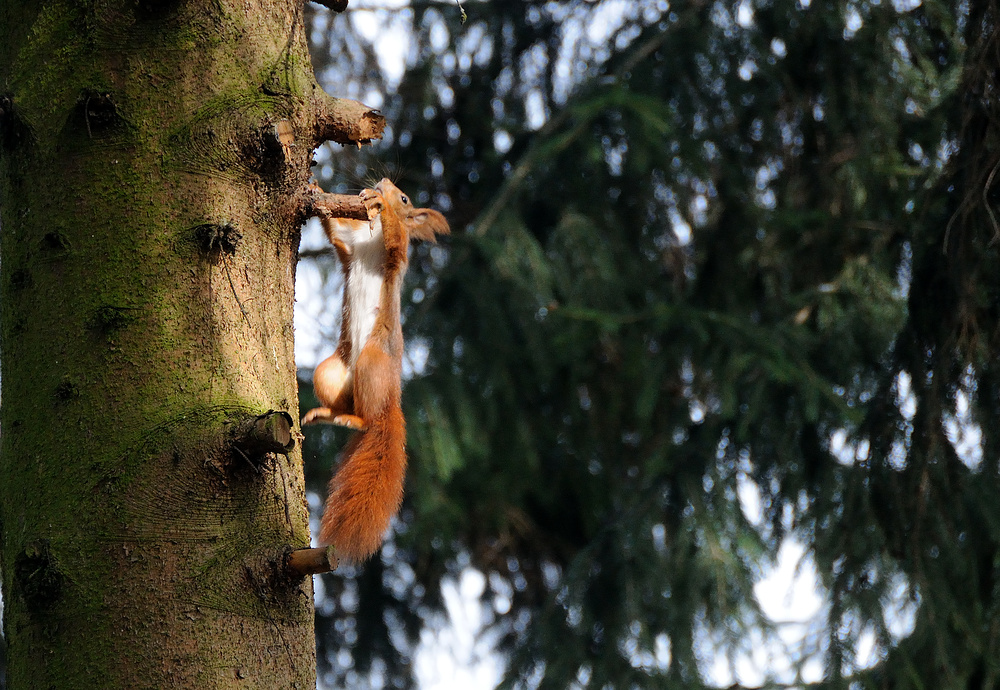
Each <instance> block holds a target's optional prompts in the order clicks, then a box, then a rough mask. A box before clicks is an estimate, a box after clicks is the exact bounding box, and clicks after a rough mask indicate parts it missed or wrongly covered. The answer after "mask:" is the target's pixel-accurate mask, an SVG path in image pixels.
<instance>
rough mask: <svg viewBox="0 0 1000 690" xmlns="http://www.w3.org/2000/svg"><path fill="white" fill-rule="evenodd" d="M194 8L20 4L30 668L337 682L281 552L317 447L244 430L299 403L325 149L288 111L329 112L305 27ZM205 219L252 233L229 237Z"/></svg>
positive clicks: (80, 674) (215, 682)
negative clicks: (304, 304) (280, 566)
mask: <svg viewBox="0 0 1000 690" xmlns="http://www.w3.org/2000/svg"><path fill="white" fill-rule="evenodd" d="M177 8H178V9H177V12H176V13H169V12H167V13H163V14H160V15H155V13H154V14H150V15H140V14H137V12H136V5H135V4H133V3H115V2H97V1H95V2H91V3H87V4H82V3H69V2H44V3H41V4H40V6H39V7H37V8H36V9H34V10H28V9H25V8H24V7H21V6H17V5H14V4H10V3H8V4H7V5H6V6H4V7H3V8H2V9H0V17H2V18H6V19H11V20H13V21H15V22H16V23H15V24H11V25H8V27H7V28H6V29H5V28H4V27H3V26H0V44H3V43H4V41H3V39H4V38H6V37H9V38H10V42H9V43H7V44H6V45H7V47H6V48H0V59H2V64H0V76H3V77H4V79H5V81H4V83H5V84H7V85H9V89H10V96H9V97H10V99H11V103H13V104H14V105H16V107H17V114H18V117H19V118H20V121H22V122H23V124H24V130H25V132H27V134H28V135H27V136H25V137H20V138H18V139H17V140H16V141H12V143H11V144H10V145H9V146H8V147H7V148H6V149H4V150H3V151H0V198H2V200H3V202H2V203H0V213H2V214H3V216H2V219H0V221H2V224H3V228H4V232H3V233H0V260H2V263H3V266H4V268H5V270H4V273H3V274H2V275H0V345H2V348H3V357H2V359H0V365H2V367H3V372H2V385H3V400H4V404H3V406H2V408H0V423H2V426H3V430H4V433H3V435H2V437H0V484H2V485H3V486H4V492H2V494H0V518H2V524H3V531H2V543H0V563H2V564H3V567H4V571H5V573H9V572H13V571H16V570H17V568H18V566H17V564H18V563H20V564H21V565H20V567H21V571H23V572H27V573H30V572H37V573H39V575H38V578H37V579H32V578H31V577H20V578H19V577H4V588H5V590H4V601H5V616H6V630H7V631H8V640H9V642H10V662H11V665H10V681H11V687H12V688H18V687H33V686H35V685H34V684H36V683H41V684H42V685H43V686H49V685H52V686H55V687H60V688H74V687H87V688H90V687H107V688H114V687H123V688H125V687H128V688H135V687H163V686H164V685H171V686H172V687H198V688H214V687H233V686H236V685H238V686H239V687H268V688H270V687H292V686H295V685H298V686H299V687H312V685H313V684H314V682H315V681H314V678H313V677H312V673H313V665H312V655H313V642H312V612H311V597H310V596H309V595H310V592H309V583H308V581H306V582H303V583H301V586H299V585H296V586H290V585H289V583H287V582H285V581H283V580H281V578H279V577H277V575H276V574H275V573H274V572H273V570H274V568H275V567H276V566H275V565H274V564H275V563H280V556H281V554H283V552H284V550H285V549H286V548H288V546H289V545H293V546H302V545H305V544H307V543H308V539H309V536H308V523H307V515H306V513H305V510H304V501H303V496H304V486H303V481H302V473H301V459H300V457H299V455H298V452H297V451H293V452H292V453H291V454H290V455H289V456H287V457H286V456H284V455H274V456H271V457H270V458H269V460H268V461H267V462H266V463H264V464H263V465H261V466H260V467H256V466H254V467H251V466H246V467H244V466H243V464H241V462H242V461H241V460H240V459H239V458H238V457H235V459H234V455H233V453H234V451H233V450H232V448H231V445H230V441H231V439H230V438H229V436H228V435H227V430H228V429H229V428H231V427H232V425H233V424H235V423H237V421H238V420H239V419H241V418H245V417H247V416H253V415H256V414H260V413H262V412H265V411H267V410H269V409H283V408H286V409H288V410H290V411H291V412H292V413H293V414H294V413H295V410H296V409H297V405H296V385H295V373H294V362H293V359H292V353H293V347H292V342H291V318H292V316H291V314H292V300H293V280H294V264H293V263H292V262H293V261H294V248H293V243H294V242H295V240H296V239H297V232H298V228H297V225H296V220H297V219H296V218H295V217H294V214H293V213H291V212H290V211H288V210H284V211H283V210H282V209H285V208H286V205H285V204H284V203H283V199H285V198H286V197H287V195H288V193H289V190H291V189H294V188H296V187H297V186H299V185H301V184H302V183H304V181H305V179H306V178H307V177H308V154H309V152H308V151H307V150H305V149H304V148H303V149H301V150H296V151H295V156H297V158H295V159H294V160H285V159H284V158H281V159H280V160H277V161H275V160H273V159H274V158H275V156H278V155H283V154H282V152H281V151H280V149H278V150H277V151H275V150H273V149H272V150H268V149H267V146H266V142H265V141H264V139H263V133H265V132H266V131H267V130H268V127H269V126H270V125H272V124H273V122H274V121H276V119H289V120H290V121H292V122H294V123H296V126H297V128H298V129H299V130H300V131H306V130H307V129H308V126H309V125H308V123H309V121H310V117H311V115H310V113H309V112H307V110H306V108H305V103H306V102H307V99H306V98H304V97H302V96H301V94H297V93H296V92H300V91H304V90H305V89H307V88H309V86H308V85H310V84H311V83H312V78H311V75H310V74H309V72H308V59H307V57H306V51H305V46H304V45H303V44H302V41H301V35H302V34H301V32H302V28H301V25H298V27H297V29H294V27H295V26H296V25H295V22H297V21H300V20H299V19H297V18H295V16H294V9H295V8H294V7H290V6H289V5H288V4H286V3H278V2H274V3H271V4H267V3H265V4H264V6H262V7H260V8H258V9H257V10H255V11H254V12H247V11H246V10H245V9H244V7H243V5H242V4H241V5H239V6H238V7H237V6H235V5H234V6H233V7H231V8H230V7H229V6H228V5H227V3H225V2H219V3H214V4H209V5H198V6H195V5H194V4H181V3H178V4H177ZM293 29H294V30H295V31H297V34H296V35H297V36H298V38H297V39H296V40H294V41H292V42H291V43H290V42H289V40H288V36H289V33H288V32H290V31H293ZM5 31H6V32H7V33H8V34H9V36H6V37H5V36H3V35H2V34H3V33H4V32H5ZM276 66H277V67H276ZM279 74H280V75H288V74H291V75H292V76H290V77H285V76H281V77H276V76H275V75H279ZM276 83H279V84H280V85H281V86H282V88H281V89H276V88H273V87H274V85H275V84H276ZM265 85H268V86H266V88H265ZM5 88H7V87H5ZM204 224H215V225H220V226H221V225H222V224H228V225H229V226H230V227H232V228H233V229H234V232H237V233H238V234H239V235H240V236H241V239H240V241H239V243H238V244H237V245H236V246H234V247H233V248H232V251H231V252H226V253H225V255H224V257H220V256H219V255H218V253H216V254H213V253H212V252H211V251H205V248H204V247H203V246H202V245H201V244H199V242H198V241H197V240H196V239H195V238H194V237H193V235H192V232H191V229H192V228H194V227H196V226H198V225H204ZM244 464H245V463H244ZM40 544H41V545H44V547H42V546H39V545H40ZM49 585H51V586H49ZM56 585H57V586H56ZM80 621H86V624H85V625H81V624H80ZM164 674H166V675H164ZM29 676H30V678H31V680H30V681H29V680H28V678H29Z"/></svg>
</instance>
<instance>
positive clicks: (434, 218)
mask: <svg viewBox="0 0 1000 690" xmlns="http://www.w3.org/2000/svg"><path fill="white" fill-rule="evenodd" d="M406 220H407V223H406V224H407V231H408V232H409V233H410V239H411V240H422V241H424V242H437V238H436V237H435V235H448V234H450V233H451V228H450V227H448V221H447V220H445V218H444V216H443V215H441V213H440V212H439V211H435V210H434V209H432V208H415V209H413V213H411V214H410V215H409V217H408V218H407V219H406Z"/></svg>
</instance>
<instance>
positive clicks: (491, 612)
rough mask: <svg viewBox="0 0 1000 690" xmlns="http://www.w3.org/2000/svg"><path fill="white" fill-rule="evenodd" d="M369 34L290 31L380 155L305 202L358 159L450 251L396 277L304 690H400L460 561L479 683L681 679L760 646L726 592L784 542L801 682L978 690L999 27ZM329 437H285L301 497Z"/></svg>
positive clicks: (703, 24)
mask: <svg viewBox="0 0 1000 690" xmlns="http://www.w3.org/2000/svg"><path fill="white" fill-rule="evenodd" d="M364 7H365V4H364V3H362V2H360V1H358V0H355V1H354V2H352V4H351V9H349V10H348V12H347V13H346V14H345V15H332V14H330V13H328V12H326V11H325V10H321V9H319V8H315V7H313V8H312V9H311V12H312V15H313V27H314V29H313V35H312V43H313V48H314V54H315V60H316V63H317V72H318V73H319V74H320V76H321V79H322V80H323V81H324V84H325V86H326V88H327V89H328V90H329V91H331V92H332V93H335V94H337V95H341V96H352V97H356V98H360V99H361V100H364V101H365V102H368V103H370V104H372V105H377V106H378V107H380V108H381V110H382V112H383V113H384V114H385V116H386V120H387V122H388V123H389V129H388V130H387V136H386V138H385V140H384V141H383V142H382V143H380V144H379V145H378V146H377V147H375V148H374V150H366V151H363V152H360V153H359V152H352V151H334V152H332V153H327V152H322V153H321V155H320V158H321V161H320V162H321V163H325V165H326V166H328V171H332V176H331V177H330V178H329V179H324V180H322V182H323V184H324V186H326V187H328V188H331V187H335V188H338V189H339V190H340V191H347V190H348V189H357V188H360V186H361V183H362V178H364V177H365V176H368V177H369V178H377V177H379V176H380V175H381V170H382V167H380V165H383V164H387V166H388V167H389V168H390V169H394V170H395V172H396V174H395V175H394V177H396V179H397V183H398V184H399V185H400V186H401V187H402V188H404V189H406V190H408V191H409V192H410V194H411V195H413V196H414V198H416V199H417V200H418V203H420V204H431V205H436V206H437V207H439V208H441V210H443V211H445V212H446V214H447V215H448V216H449V218H450V220H451V223H452V227H453V230H454V231H455V232H456V234H455V235H454V236H452V237H451V238H449V239H447V240H446V241H445V242H444V243H443V244H442V245H440V246H438V247H433V248H432V247H426V246H421V247H416V248H415V250H414V254H413V260H412V263H411V269H410V271H411V272H410V275H409V279H408V291H409V292H408V298H407V304H408V306H407V307H406V311H405V319H406V320H405V324H404V332H405V334H406V337H407V339H408V342H409V343H410V345H411V347H413V348H415V349H418V350H419V351H420V352H426V353H427V359H426V363H423V364H422V365H421V366H419V367H418V374H417V375H415V376H413V377H412V379H411V380H410V381H409V382H408V384H407V386H406V389H405V391H404V404H405V408H406V411H407V419H408V426H409V448H410V451H409V452H410V458H411V469H410V473H409V476H408V481H407V498H406V502H405V506H404V510H403V513H402V520H401V523H400V525H399V529H398V530H397V531H396V533H395V536H394V537H393V538H392V540H391V544H390V547H389V548H388V550H387V551H385V552H384V553H383V555H382V557H381V558H378V557H376V558H375V559H373V560H372V561H371V562H370V563H369V564H367V565H366V566H365V567H364V568H361V569H358V570H357V571H356V572H355V573H354V575H353V576H349V577H344V576H343V575H342V574H340V573H336V574H332V575H328V576H325V577H324V581H323V582H324V586H325V590H326V594H327V596H328V598H327V599H325V600H323V602H321V606H320V607H319V610H320V613H319V617H318V626H319V632H320V636H321V638H320V646H321V649H320V655H319V657H320V670H321V673H325V674H327V676H328V677H329V678H332V679H334V683H335V684H337V685H340V684H342V683H345V682H346V683H348V684H350V686H351V687H356V686H358V685H362V684H363V683H364V682H366V681H365V679H366V678H369V673H370V672H372V671H373V669H374V671H375V672H376V675H378V676H379V678H381V679H383V680H384V681H385V682H386V683H387V684H388V685H389V686H392V687H411V686H412V683H413V680H412V672H413V659H414V650H415V645H416V644H417V642H418V641H419V637H420V632H421V629H422V628H423V626H424V625H426V624H427V621H429V620H431V619H432V618H433V617H434V616H435V612H440V611H441V609H442V600H441V590H440V585H441V582H442V580H443V579H445V578H448V577H456V576H457V575H458V573H460V572H461V571H462V570H463V569H464V568H466V567H468V566H472V567H474V568H477V569H479V570H480V571H482V572H483V573H484V574H486V576H487V586H486V591H485V592H484V594H483V598H482V600H483V605H484V607H486V610H487V615H488V619H489V620H490V621H491V622H490V630H491V632H492V634H495V635H496V636H497V640H498V645H497V648H498V651H499V652H500V653H501V654H503V655H504V659H505V662H506V663H507V665H508V666H507V669H508V670H507V677H506V680H505V684H506V685H508V686H510V687H541V688H567V687H593V688H604V687H609V688H631V687H634V688H652V687H664V688H700V687H708V686H710V685H711V683H710V680H709V677H708V671H709V669H710V668H711V667H712V665H713V663H714V661H715V659H714V655H716V654H728V655H730V656H733V657H735V656H737V655H738V654H739V653H740V652H741V651H746V650H750V649H752V648H753V647H755V646H760V645H761V644H778V642H777V640H778V639H779V638H778V636H777V633H778V627H780V623H774V622H772V621H769V620H768V619H767V618H766V617H765V616H763V615H762V612H761V610H760V608H759V606H758V604H757V602H756V599H755V597H754V589H753V586H754V583H755V582H756V581H757V579H758V578H759V577H760V575H761V573H762V572H765V571H766V569H767V568H768V567H769V565H771V564H773V563H774V562H775V559H776V556H777V552H778V548H779V547H780V545H781V544H782V542H783V540H785V539H786V538H787V537H795V538H797V539H798V540H800V541H801V542H802V543H803V544H804V545H805V547H806V549H807V552H808V553H809V555H810V556H811V558H812V559H813V560H814V562H815V564H816V568H817V571H818V574H819V577H820V580H821V584H822V587H823V588H824V590H825V595H826V603H825V607H824V609H823V616H822V618H823V620H822V626H821V628H820V629H819V630H817V631H814V632H815V634H813V635H810V636H808V637H807V638H806V639H805V640H804V641H803V643H802V648H801V649H798V650H796V652H795V654H796V656H797V658H799V659H800V660H801V661H802V662H803V663H805V662H806V661H807V660H810V659H811V660H813V663H815V660H817V659H818V660H819V661H820V662H821V663H822V668H823V674H822V675H823V680H822V681H820V682H814V683H811V684H809V683H802V685H810V686H811V687H817V688H820V687H822V688H848V687H850V688H892V689H893V690H903V689H904V688H988V687H996V686H997V685H998V683H1000V661H998V660H1000V571H998V568H1000V550H998V546H1000V476H998V469H1000V468H998V461H1000V433H994V432H995V431H997V430H998V427H994V426H993V425H994V424H995V423H996V421H997V420H998V419H1000V367H998V365H997V363H996V362H997V358H996V356H995V353H996V352H997V349H998V342H997V338H998V328H997V327H998V317H1000V314H998V302H997V296H998V291H1000V271H998V268H1000V266H998V261H997V258H998V257H997V251H998V247H1000V243H998V242H997V239H998V237H1000V221H998V219H997V214H998V213H1000V211H998V210H997V197H998V194H997V191H996V189H997V187H998V184H997V180H996V179H995V177H996V174H997V170H998V169H1000V141H998V127H997V124H998V123H1000V103H998V101H997V98H998V85H997V75H998V74H1000V41H998V38H1000V34H998V30H997V26H998V23H997V12H998V6H997V2H996V0H987V1H984V2H957V3H950V2H945V1H942V0H924V2H923V3H919V2H909V3H907V2H906V1H905V0H895V1H893V2H890V1H889V0H882V1H881V2H878V1H877V0H852V1H850V2H843V1H837V2H818V1H813V2H811V3H810V2H807V1H805V0H797V1H792V0H741V1H739V2H721V1H720V2H712V1H711V0H690V1H688V2H676V3H667V2H665V1H663V0H634V1H633V2H615V1H614V0H591V1H583V0H561V1H560V0H549V1H546V2H536V1H530V0H507V1H504V2H473V1H472V0H468V1H467V2H465V3H463V7H464V8H465V10H466V12H467V13H468V17H469V18H468V22H467V23H465V24H464V25H462V24H461V23H460V13H459V11H458V8H457V6H456V4H455V3H454V2H445V1H443V0H442V1H440V2H436V1H435V2H427V1H414V2H412V3H411V4H410V5H409V7H408V8H406V9H397V10H370V9H364ZM364 16H368V17H376V18H379V19H381V20H384V21H386V22H388V23H390V24H392V25H393V26H395V27H396V28H397V29H400V30H402V31H396V32H395V33H390V32H389V31H385V30H384V31H382V32H381V33H378V34H377V35H376V36H375V41H386V42H404V43H405V42H406V41H408V44H406V45H408V52H406V53H405V54H406V56H407V63H406V69H405V72H404V73H403V74H402V76H401V77H400V78H398V79H397V78H394V77H393V76H392V75H391V74H390V75H387V74H385V73H383V71H381V70H380V69H379V68H378V64H379V62H378V52H377V51H376V50H375V48H374V46H373V43H372V40H370V39H368V38H365V36H364V34H363V32H362V31H360V30H359V26H360V24H359V22H361V21H362V18H363V17H364ZM407 33H408V37H407ZM373 98H375V99H378V98H382V99H384V100H382V102H381V103H379V102H375V103H373V102H372V99H373ZM377 161H382V164H380V163H378V162H377ZM320 169H321V170H322V167H321V168H320ZM325 265H326V264H325ZM328 265H329V267H330V270H331V271H334V270H336V269H335V267H334V262H332V261H331V262H328ZM329 299H330V302H331V303H332V304H336V303H337V296H336V293H333V294H331V296H330V297H329ZM331 349H332V342H331ZM309 396H310V392H309V391H308V390H304V391H303V405H304V406H305V405H306V404H307V403H308V402H309ZM990 420H993V421H992V422H991V421H990ZM977 433H981V438H980V437H977V436H976V434H977ZM344 438H345V435H344V434H343V433H342V432H334V431H331V430H323V431H321V432H313V431H310V432H309V433H308V435H307V460H310V459H311V460H314V462H312V464H311V465H310V467H309V468H308V469H309V473H310V479H311V481H313V483H314V486H315V487H316V490H317V491H319V492H320V494H321V495H325V489H324V488H323V483H324V482H325V481H326V479H327V477H328V476H329V475H328V471H329V470H328V467H329V465H330V464H331V463H332V462H333V458H334V456H335V454H336V452H337V451H338V449H339V447H340V445H341V444H342V443H343V440H344ZM963 440H966V441H968V442H967V443H964V444H963V443H962V441H963ZM754 491H756V492H758V493H759V508H760V510H759V514H758V513H757V512H756V511H754V510H751V509H749V508H748V506H747V505H745V504H744V503H743V502H741V496H743V497H744V498H745V497H746V496H747V495H752V494H753V492H754ZM900 606H909V607H910V609H911V610H913V611H914V612H915V613H914V616H915V621H914V623H913V626H912V628H913V629H912V632H910V631H909V630H907V631H906V633H905V634H902V635H901V634H899V633H898V632H893V627H892V625H891V623H892V622H893V615H897V614H893V613H892V612H893V611H896V610H897V609H898V608H899V607H900ZM508 607H509V610H508ZM863 635H868V636H871V635H874V639H875V644H876V650H877V655H876V661H875V663H874V664H866V663H860V662H859V660H858V658H857V648H858V643H859V639H860V638H861V637H862V636H863ZM762 640H763V642H762ZM664 647H667V648H669V654H668V655H664V654H663V653H662V650H663V648H664ZM657 649H660V650H661V653H659V654H657V653H656V650H657ZM801 680H802V678H801V677H800V678H796V677H795V674H794V672H793V673H792V674H791V676H790V677H789V676H787V674H786V676H785V677H783V678H773V679H765V682H764V685H770V684H772V681H773V684H774V685H782V683H792V682H796V681H801ZM779 681H780V682H779ZM574 683H576V685H574ZM734 687H737V686H734Z"/></svg>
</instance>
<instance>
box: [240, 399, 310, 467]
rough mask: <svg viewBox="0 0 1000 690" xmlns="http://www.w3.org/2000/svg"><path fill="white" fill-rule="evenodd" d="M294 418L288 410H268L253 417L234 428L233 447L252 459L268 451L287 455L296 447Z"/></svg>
mask: <svg viewBox="0 0 1000 690" xmlns="http://www.w3.org/2000/svg"><path fill="white" fill-rule="evenodd" d="M292 424H293V420H292V417H291V415H290V414H288V413H287V412H283V411H282V412H275V411H274V410H269V411H268V412H266V413H264V414H262V415H259V416H257V417H251V418H250V419H247V420H245V421H243V422H242V423H240V424H239V425H238V426H237V427H236V428H235V429H234V430H233V448H235V449H236V450H238V451H239V452H240V453H242V454H243V455H244V456H246V457H247V458H250V459H256V458H260V457H262V456H264V455H266V454H268V453H280V454H281V455H287V454H288V451H290V450H291V449H292V448H294V447H295V439H294V438H293V437H292Z"/></svg>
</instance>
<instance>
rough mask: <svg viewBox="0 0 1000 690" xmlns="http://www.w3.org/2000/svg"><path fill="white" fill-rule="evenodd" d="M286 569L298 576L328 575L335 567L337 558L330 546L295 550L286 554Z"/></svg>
mask: <svg viewBox="0 0 1000 690" xmlns="http://www.w3.org/2000/svg"><path fill="white" fill-rule="evenodd" d="M286 564H287V566H288V569H289V570H290V571H291V572H292V573H294V574H296V575H299V576H302V577H305V576H307V575H319V574H320V573H328V572H330V571H331V570H334V569H336V567H337V557H336V556H335V555H334V549H333V547H332V546H320V547H318V548H313V549H296V550H295V551H292V552H291V553H289V554H288V559H287V560H286Z"/></svg>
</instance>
